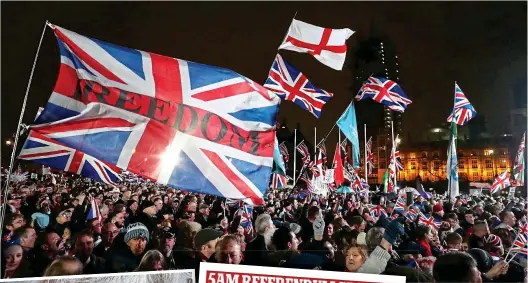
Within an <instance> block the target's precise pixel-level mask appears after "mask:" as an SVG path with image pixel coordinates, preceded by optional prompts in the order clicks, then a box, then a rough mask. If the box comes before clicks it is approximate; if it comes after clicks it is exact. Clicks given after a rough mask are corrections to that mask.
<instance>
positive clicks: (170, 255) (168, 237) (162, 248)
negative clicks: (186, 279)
mask: <svg viewBox="0 0 528 283" xmlns="http://www.w3.org/2000/svg"><path fill="white" fill-rule="evenodd" d="M175 244H176V234H175V233H174V230H173V229H172V228H171V227H165V228H163V230H162V231H161V233H160V236H159V244H158V251H159V252H161V254H162V255H163V256H164V257H165V262H166V268H167V269H176V268H177V266H176V259H175V258H174V245H175Z"/></svg>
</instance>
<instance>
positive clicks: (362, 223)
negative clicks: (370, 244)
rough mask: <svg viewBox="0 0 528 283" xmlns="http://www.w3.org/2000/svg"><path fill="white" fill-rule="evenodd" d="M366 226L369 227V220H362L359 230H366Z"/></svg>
mask: <svg viewBox="0 0 528 283" xmlns="http://www.w3.org/2000/svg"><path fill="white" fill-rule="evenodd" d="M366 227H367V221H363V222H361V224H360V225H359V227H358V230H359V232H365V228H366Z"/></svg>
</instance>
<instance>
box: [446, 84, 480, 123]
mask: <svg viewBox="0 0 528 283" xmlns="http://www.w3.org/2000/svg"><path fill="white" fill-rule="evenodd" d="M476 115H477V111H475V108H473V105H471V103H469V100H468V99H467V98H466V95H465V94H464V93H463V92H462V90H461V89H460V87H458V84H457V83H455V105H454V107H453V111H452V112H451V114H450V115H449V117H448V118H447V122H449V123H451V122H455V123H456V124H457V125H460V126H463V125H465V124H466V123H467V122H469V120H471V119H473V117H475V116H476Z"/></svg>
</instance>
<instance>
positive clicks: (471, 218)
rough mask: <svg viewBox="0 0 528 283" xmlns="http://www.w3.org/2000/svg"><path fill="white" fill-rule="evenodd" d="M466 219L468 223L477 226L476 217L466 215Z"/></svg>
mask: <svg viewBox="0 0 528 283" xmlns="http://www.w3.org/2000/svg"><path fill="white" fill-rule="evenodd" d="M464 218H466V221H467V223H469V224H475V217H474V216H473V214H466V215H464Z"/></svg>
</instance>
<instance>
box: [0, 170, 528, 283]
mask: <svg viewBox="0 0 528 283" xmlns="http://www.w3.org/2000/svg"><path fill="white" fill-rule="evenodd" d="M8 190H9V193H8V199H7V202H8V208H7V211H6V215H5V218H4V222H3V223H4V225H3V227H2V228H3V234H2V235H3V237H2V256H3V259H4V260H2V266H1V268H2V273H1V275H2V278H23V277H40V276H58V275H74V274H101V273H114V272H133V271H158V270H172V269H194V270H195V271H196V273H195V275H196V279H198V276H199V268H200V263H201V262H215V263H223V264H240V265H257V266H271V267H284V268H299V269H320V270H330V271H342V272H359V273H369V274H386V275H399V276H405V277H406V279H407V282H491V281H493V282H524V281H525V280H526V278H527V277H526V272H525V270H526V235H527V231H526V230H527V228H526V227H527V222H526V211H527V210H526V202H525V200H524V199H523V198H510V199H508V198H504V197H500V196H499V197H492V196H490V195H489V194H488V195H484V194H481V195H478V196H458V197H457V199H456V200H452V201H449V200H448V199H446V197H444V196H441V195H437V194H433V196H432V197H431V198H429V199H424V198H423V197H422V196H413V199H412V200H409V199H404V198H402V197H403V195H402V197H398V195H395V194H383V193H379V192H372V191H371V192H370V195H369V196H359V195H356V194H336V193H335V192H330V193H329V194H328V195H327V196H325V197H322V196H316V195H312V194H310V192H309V191H306V190H303V189H300V188H294V189H278V190H277V189H270V190H269V191H268V193H267V195H266V205H265V206H260V207H249V206H247V205H245V204H243V203H242V202H238V201H231V200H226V199H222V198H220V197H216V196H211V195H203V194H193V193H188V192H185V191H180V190H175V189H173V188H168V187H164V186H161V185H158V184H155V183H151V182H146V183H129V182H123V183H120V184H118V185H117V186H113V185H105V184H95V185H94V184H91V183H88V182H85V180H84V179H81V178H73V177H72V178H67V179H64V180H62V181H61V182H58V184H51V183H50V182H48V181H38V180H27V181H24V182H12V183H11V185H10V187H9V188H8ZM402 199H403V200H404V202H405V203H404V204H402V203H401V200H402ZM92 206H95V207H92ZM402 207H403V208H404V209H403V211H402V210H401V208H402ZM523 239H524V250H523V249H522V248H521V247H522V240H523ZM519 242H521V246H519ZM196 282H198V281H196Z"/></svg>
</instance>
